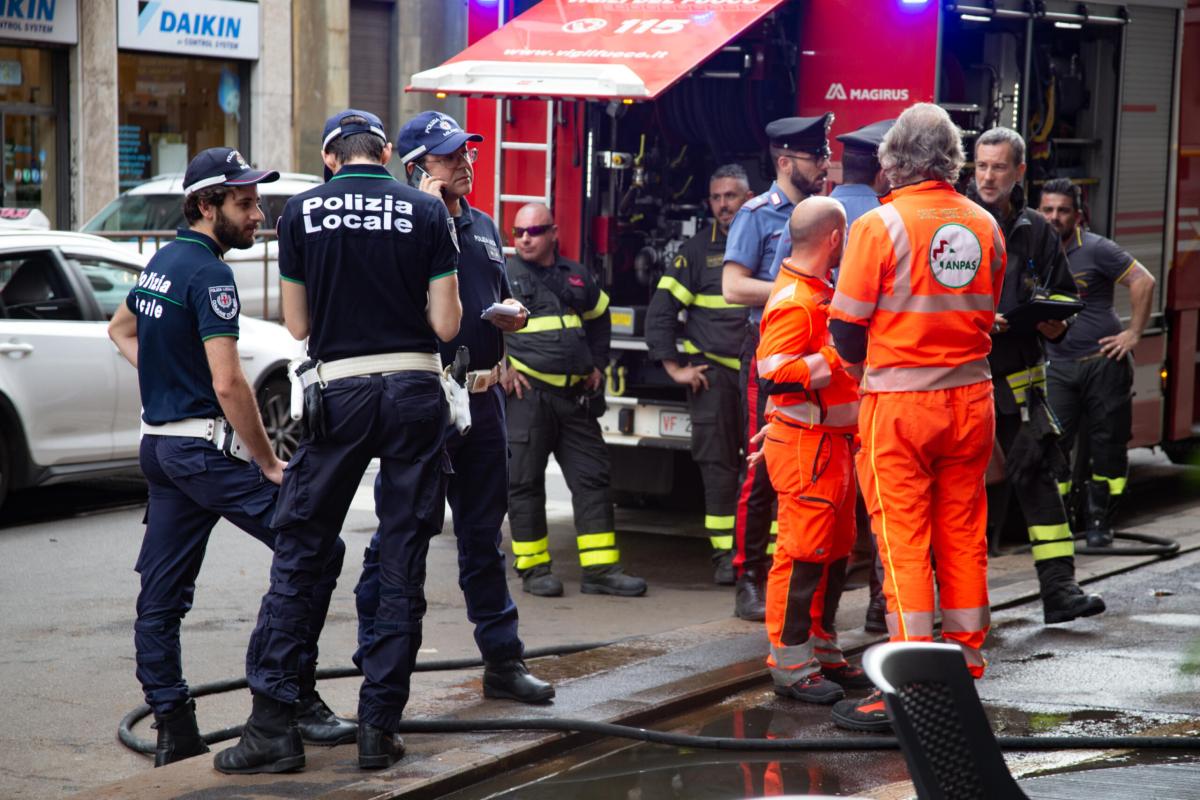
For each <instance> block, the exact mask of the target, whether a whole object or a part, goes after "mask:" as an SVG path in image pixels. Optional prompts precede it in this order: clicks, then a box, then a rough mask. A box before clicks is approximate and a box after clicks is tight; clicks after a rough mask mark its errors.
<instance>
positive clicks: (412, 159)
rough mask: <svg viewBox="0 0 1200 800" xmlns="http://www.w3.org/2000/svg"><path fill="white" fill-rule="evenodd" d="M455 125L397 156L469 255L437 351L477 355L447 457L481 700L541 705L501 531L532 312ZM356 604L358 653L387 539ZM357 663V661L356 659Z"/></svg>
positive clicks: (406, 135) (436, 118) (427, 132)
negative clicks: (520, 356) (516, 381)
mask: <svg viewBox="0 0 1200 800" xmlns="http://www.w3.org/2000/svg"><path fill="white" fill-rule="evenodd" d="M481 141H483V137H482V136H480V135H479V134H477V133H467V132H466V131H464V130H463V129H462V128H461V127H460V126H459V124H458V123H457V122H455V121H454V119H453V118H452V117H448V116H446V115H445V114H442V113H439V112H437V111H426V112H424V113H422V114H418V115H417V116H415V117H413V118H412V119H411V120H409V121H408V122H407V123H405V125H404V127H403V128H402V129H401V130H400V133H399V135H397V136H396V147H397V149H398V151H399V152H400V154H401V155H400V160H401V162H402V163H403V164H404V167H405V172H406V174H407V176H408V182H409V183H410V184H411V185H414V186H419V187H420V188H421V190H422V191H424V192H427V193H428V194H430V195H433V196H434V197H437V198H438V199H439V200H443V201H444V202H445V203H446V207H447V208H448V209H449V210H450V215H451V216H452V217H453V218H454V226H455V228H456V229H457V231H458V244H459V247H460V248H461V249H462V253H461V254H460V255H459V260H458V292H459V297H460V298H461V299H462V305H463V320H462V327H461V328H459V331H458V336H456V337H455V338H454V340H453V341H451V342H449V343H443V344H441V345H439V347H438V350H439V352H440V353H441V358H442V363H443V364H450V363H451V362H452V361H454V356H455V353H456V352H457V351H458V348H459V347H466V348H467V349H468V351H469V352H470V356H471V359H470V363H469V365H468V369H469V370H470V371H469V372H468V373H467V388H468V390H469V391H470V393H471V394H470V397H471V429H470V431H468V432H467V434H466V435H462V434H459V433H458V431H457V430H452V431H451V432H450V435H449V438H448V439H447V442H446V449H447V451H448V452H449V453H450V460H451V462H452V463H453V466H454V473H453V474H452V475H451V476H450V481H449V483H448V484H447V497H448V499H449V501H450V510H451V512H452V513H453V515H454V536H455V538H456V539H457V540H458V563H459V585H460V586H461V587H462V590H463V596H464V597H465V598H466V602H467V618H468V619H470V620H471V622H472V623H474V625H475V643H476V644H477V645H478V646H479V652H480V654H481V655H482V656H483V661H484V671H483V694H484V696H485V697H499V698H507V699H510V700H520V701H522V702H525V703H542V702H545V701H547V700H549V699H550V698H552V697H554V687H553V686H551V685H550V684H548V683H546V682H545V681H541V680H538V679H537V678H535V677H533V676H532V675H530V674H529V670H528V669H527V668H526V666H525V662H524V661H522V659H521V656H522V655H523V654H524V652H525V645H524V644H523V643H522V642H521V638H520V636H518V635H517V606H516V604H515V603H513V599H512V596H511V595H510V594H509V592H508V583H507V581H506V580H505V574H504V552H503V551H502V550H501V549H500V538H501V534H500V525H501V524H502V523H503V522H504V515H505V513H506V512H507V511H508V440H507V439H508V437H507V433H506V429H505V424H504V390H503V389H501V388H500V386H499V382H500V371H501V370H502V369H503V364H502V362H503V360H504V332H505V331H508V332H512V331H517V330H520V329H521V328H523V327H525V321H526V319H527V318H528V312H527V311H526V310H525V308H524V306H522V305H521V304H520V303H518V302H517V301H516V300H514V299H513V298H512V293H511V292H510V291H509V288H508V277H507V276H506V275H505V274H504V253H503V251H502V249H501V247H502V246H503V244H502V240H501V239H500V231H498V230H497V229H496V223H495V222H493V221H492V218H491V217H489V216H488V215H487V214H485V213H484V212H483V211H480V210H479V209H477V208H472V207H471V206H470V205H469V204H468V203H467V198H466V196H467V195H468V194H470V192H471V187H472V184H473V183H474V180H475V170H474V168H473V167H472V166H471V165H472V164H473V163H474V161H475V155H476V153H477V152H478V151H476V150H475V149H474V148H471V147H469V146H468V143H469V142H481ZM494 303H500V304H502V305H507V306H509V307H511V309H512V310H514V311H516V312H517V313H516V315H515V316H506V315H499V314H498V315H495V316H493V317H492V318H491V320H490V321H489V320H485V319H482V318H481V317H480V315H481V314H482V313H483V311H484V309H486V308H488V307H489V306H491V305H492V304H494ZM382 485H383V479H382V477H380V478H377V479H376V481H375V503H376V505H380V504H381V503H382V502H383V501H384V499H385V498H384V497H383V496H382V491H381V487H382ZM354 593H355V595H356V596H357V598H358V644H359V648H360V653H361V652H362V650H363V649H365V648H366V647H367V646H368V645H369V644H370V641H371V638H372V635H373V626H374V622H375V612H376V609H377V608H378V607H379V533H378V532H376V534H375V536H374V538H372V539H371V544H370V546H369V547H368V548H367V551H366V552H365V553H364V554H363V572H362V579H361V580H360V581H359V583H358V586H357V587H355V589H354ZM356 660H357V656H356Z"/></svg>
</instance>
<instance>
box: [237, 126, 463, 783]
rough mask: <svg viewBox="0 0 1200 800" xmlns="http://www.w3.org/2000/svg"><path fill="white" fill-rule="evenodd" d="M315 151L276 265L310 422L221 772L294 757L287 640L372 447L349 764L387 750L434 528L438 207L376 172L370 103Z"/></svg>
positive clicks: (438, 460) (379, 760)
mask: <svg viewBox="0 0 1200 800" xmlns="http://www.w3.org/2000/svg"><path fill="white" fill-rule="evenodd" d="M322 149H323V152H322V157H323V159H324V161H325V166H326V167H327V168H328V169H329V170H330V171H331V172H332V173H333V177H332V179H331V180H329V181H328V182H327V183H325V184H324V185H321V186H316V187H314V188H312V189H309V190H308V191H305V192H301V193H300V194H298V195H296V196H295V197H293V198H292V199H290V200H289V201H288V202H287V205H286V206H285V207H284V210H283V215H282V217H281V219H280V222H279V273H280V275H281V276H283V279H284V284H283V310H284V319H285V320H286V324H287V327H288V331H290V332H291V334H292V335H293V336H295V337H296V338H297V339H304V338H305V337H307V338H308V352H309V356H310V358H311V359H315V360H316V361H317V362H318V365H317V366H316V367H315V372H316V379H317V381H316V383H314V384H313V385H312V386H310V387H309V388H310V389H313V390H315V389H318V388H319V389H320V393H321V394H320V398H319V403H315V404H314V405H319V406H320V407H321V409H322V417H323V422H320V423H318V422H317V421H316V420H310V429H311V430H310V433H309V435H307V436H305V438H304V440H303V441H301V443H300V447H299V448H298V449H297V450H296V454H295V455H294V456H293V457H292V460H291V463H290V464H289V465H288V469H287V472H286V473H284V478H283V488H282V489H281V491H280V498H279V511H278V513H277V514H276V515H275V520H274V522H275V525H276V526H277V527H278V528H279V540H278V544H277V547H276V550H275V559H274V562H273V563H272V565H271V588H270V590H269V591H268V592H267V594H266V595H265V596H264V597H263V602H262V608H261V610H260V611H259V615H258V625H257V627H256V628H255V629H254V634H253V635H252V636H251V638H250V648H249V652H248V653H247V655H246V672H247V678H248V680H249V684H250V691H251V692H252V693H253V696H254V700H253V702H254V710H253V712H252V713H251V715H250V719H249V720H248V721H247V722H246V726H245V728H244V730H243V732H242V738H241V741H240V742H239V743H238V744H237V745H236V746H235V747H232V748H230V749H228V750H224V751H222V752H220V753H218V754H217V756H216V759H215V765H216V768H217V769H218V770H220V771H221V772H229V773H255V772H288V771H291V770H296V769H301V768H302V767H303V766H304V746H303V745H302V744H301V742H300V737H299V736H298V735H297V732H296V730H295V728H294V727H293V725H292V715H293V712H294V708H295V703H296V698H297V696H298V694H299V688H300V687H299V686H298V684H297V670H298V668H299V663H300V653H301V647H300V646H301V643H302V642H303V640H304V637H305V635H306V633H307V630H309V629H310V628H311V625H310V624H309V623H308V617H309V616H310V609H311V608H312V606H313V604H314V602H315V600H316V593H315V587H316V584H317V583H318V581H319V577H318V572H319V570H318V565H319V564H321V563H323V562H324V561H325V560H326V559H327V558H328V554H329V553H330V551H331V550H333V549H334V548H336V547H337V543H338V534H339V533H340V531H341V528H342V522H343V521H344V520H345V518H346V512H347V511H349V509H350V502H351V501H352V500H353V499H354V493H355V491H356V490H357V489H358V486H359V483H360V482H361V480H362V476H363V473H364V472H365V471H366V469H367V466H368V465H369V464H370V462H371V459H372V458H379V459H380V470H381V473H382V475H383V498H382V499H383V502H382V503H381V504H380V505H379V507H378V509H377V512H378V514H379V521H380V532H379V564H380V590H379V595H380V597H379V608H378V612H377V614H376V617H375V627H374V631H375V633H374V637H373V638H372V640H371V642H370V643H369V644H368V646H367V647H366V648H365V649H364V651H363V652H362V653H361V664H362V671H363V682H362V688H361V689H360V691H359V702H358V764H359V766H360V767H362V768H364V769H377V768H381V767H387V766H390V765H391V764H393V763H394V762H395V761H396V760H397V759H398V758H400V757H401V755H402V754H403V752H404V751H403V744H402V743H401V742H399V741H397V740H396V739H395V737H394V734H395V733H396V731H397V729H398V727H399V725H400V718H401V716H402V715H403V712H404V706H405V704H406V703H407V702H408V692H409V679H410V678H411V676H412V670H413V666H414V665H415V663H416V659H417V650H418V649H419V648H420V646H421V619H422V618H423V617H424V616H425V557H426V555H427V554H428V551H429V540H430V539H431V538H432V537H433V536H435V535H436V534H438V533H440V532H441V530H442V518H443V516H444V508H445V502H446V500H445V470H447V469H448V468H449V464H448V461H447V459H446V454H445V430H446V423H447V405H446V399H445V397H444V395H443V393H442V385H441V381H440V380H439V376H440V373H441V371H442V366H441V361H440V359H439V358H438V352H437V350H438V340H439V339H441V340H442V341H444V342H448V341H450V340H451V339H453V338H454V337H455V336H456V335H457V334H458V326H459V321H460V318H461V316H462V306H461V304H460V303H459V299H458V279H457V277H456V273H457V270H458V245H457V241H456V238H455V229H454V221H453V220H452V219H451V218H450V215H449V213H448V212H447V211H446V206H445V205H444V204H443V203H441V202H440V201H438V200H436V199H434V198H432V197H430V196H429V195H427V194H424V193H422V192H419V191H417V190H416V189H413V188H411V187H409V186H405V185H404V184H402V183H399V182H398V181H396V180H395V179H394V178H392V176H391V175H390V174H389V173H388V171H387V168H386V166H385V165H386V164H387V162H388V160H389V159H390V158H391V155H392V146H391V144H389V143H388V141H387V134H385V133H384V131H383V124H382V123H381V122H380V121H379V118H378V117H376V116H375V115H374V114H371V113H369V112H366V111H357V110H354V109H348V110H346V111H343V112H342V113H340V114H337V115H335V116H333V117H330V118H329V120H328V121H327V122H326V123H325V132H324V135H323V137H322ZM310 371H312V370H310ZM305 374H307V373H305Z"/></svg>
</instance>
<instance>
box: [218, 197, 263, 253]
mask: <svg viewBox="0 0 1200 800" xmlns="http://www.w3.org/2000/svg"><path fill="white" fill-rule="evenodd" d="M216 211H217V219H216V221H215V222H213V236H214V237H215V238H216V240H217V244H219V245H221V247H223V248H225V249H226V250H245V249H247V248H249V247H253V246H254V230H253V229H251V230H250V232H249V233H247V232H246V229H245V228H239V227H238V226H237V225H235V224H234V223H233V221H232V220H230V219H229V217H227V216H225V214H224V213H223V212H222V211H221V209H220V207H218V208H217V209H216Z"/></svg>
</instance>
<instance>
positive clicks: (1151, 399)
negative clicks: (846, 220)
mask: <svg viewBox="0 0 1200 800" xmlns="http://www.w3.org/2000/svg"><path fill="white" fill-rule="evenodd" d="M469 13H470V24H469V42H468V46H467V47H466V49H465V50H463V51H462V52H461V53H459V54H458V55H457V56H455V57H454V58H452V59H450V60H449V61H447V62H446V63H445V64H442V65H441V66H438V67H436V68H433V69H430V70H427V71H424V72H421V73H418V74H416V75H414V76H413V78H412V86H411V87H410V88H411V89H412V90H417V91H427V92H436V93H438V94H439V95H441V96H445V95H449V94H458V95H466V96H467V98H468V100H467V102H466V105H467V113H466V116H467V121H466V124H467V127H468V128H470V129H471V130H477V131H480V132H484V133H486V134H487V135H488V141H487V143H486V144H485V145H484V147H483V151H482V152H481V154H480V159H479V161H478V162H477V164H476V189H475V196H474V197H473V198H472V202H473V203H474V204H475V205H477V206H479V207H482V208H484V209H485V210H487V211H489V212H490V213H492V214H493V215H494V216H495V217H496V218H497V221H498V222H499V224H500V228H501V230H508V229H510V227H511V223H512V217H513V214H514V213H515V212H516V209H517V208H519V206H520V205H521V204H523V203H526V202H529V201H532V200H538V201H542V202H545V203H547V204H548V205H549V206H551V208H552V209H553V211H554V214H555V218H556V221H557V223H558V225H559V228H560V242H561V247H562V251H563V253H564V255H566V256H567V257H569V258H574V259H578V260H580V261H582V262H584V263H585V264H588V265H589V266H590V267H591V268H592V269H593V270H595V272H596V273H597V274H598V275H600V276H602V278H603V280H604V282H605V284H606V285H607V287H608V292H609V294H610V296H611V300H612V318H613V332H614V336H613V359H612V362H611V364H610V365H609V369H608V371H607V374H608V387H607V388H608V395H609V412H608V414H607V416H606V417H605V418H604V419H603V420H602V422H603V424H604V427H605V435H606V438H607V440H608V442H609V444H610V446H611V447H610V449H611V451H612V455H613V471H612V474H613V478H614V482H615V483H614V489H617V490H618V491H621V492H623V493H625V494H635V495H665V494H671V493H683V494H685V495H688V494H691V495H695V494H696V492H697V491H698V487H699V483H698V480H696V479H695V477H694V475H693V474H692V473H690V472H689V471H688V470H689V469H692V466H691V464H690V460H689V459H688V456H687V445H688V437H689V434H690V424H689V420H688V418H687V413H686V406H685V404H684V402H683V395H682V391H681V390H680V389H679V388H678V387H677V386H676V385H675V384H673V383H672V382H671V381H670V380H669V379H668V378H667V377H666V375H665V374H664V373H663V372H662V370H661V369H660V368H658V367H657V366H656V365H654V364H653V363H650V362H649V361H648V359H647V358H646V347H645V344H644V342H643V340H642V338H641V333H642V316H643V314H644V311H645V308H646V305H647V303H648V302H649V298H650V295H651V293H652V292H653V290H654V287H655V285H656V283H657V280H658V277H659V275H660V274H661V271H662V268H663V265H664V264H666V263H669V262H670V258H671V255H672V253H673V252H674V250H675V249H676V248H678V247H679V246H680V244H681V243H682V242H683V241H684V240H685V239H686V238H687V237H688V236H689V235H690V234H691V233H692V232H694V231H695V230H697V227H698V226H699V225H701V224H703V220H704V216H705V213H706V208H705V204H704V199H705V196H706V192H707V180H706V178H707V176H708V175H709V174H710V173H711V171H712V170H713V169H714V168H715V167H716V166H717V165H719V164H723V163H727V162H732V161H736V162H740V163H742V164H743V165H745V166H746V167H747V168H748V169H747V171H748V172H749V174H750V175H751V176H752V182H753V183H754V188H755V189H756V190H758V191H761V190H762V189H763V188H765V186H766V185H767V184H768V183H769V181H770V175H769V174H768V173H767V171H766V168H767V163H766V161H765V159H764V157H763V154H764V152H765V149H766V142H765V139H764V136H763V126H764V125H765V123H766V122H768V121H770V120H772V119H774V118H776V117H781V116H788V115H792V114H798V115H816V114H822V113H824V112H826V111H832V112H834V114H835V115H836V121H835V123H834V128H833V133H834V134H838V133H842V132H846V131H850V130H854V129H856V128H859V127H861V126H863V125H865V124H868V123H870V122H874V121H876V120H881V119H887V118H891V117H895V116H897V115H898V114H899V113H900V111H902V110H903V109H904V108H905V107H907V106H908V105H910V104H912V103H914V102H918V101H929V102H936V103H939V104H941V105H942V106H943V107H944V108H946V109H947V110H948V111H949V112H950V113H951V114H952V116H953V117H954V119H955V120H956V122H958V124H959V125H960V126H961V127H962V129H963V132H964V137H965V139H966V143H967V145H968V147H969V146H970V144H971V141H972V140H973V138H974V137H975V136H977V135H978V134H979V133H980V132H981V131H983V130H985V129H987V128H989V127H992V126H994V125H1006V126H1009V127H1012V128H1015V129H1017V130H1019V131H1021V132H1022V133H1023V134H1024V135H1025V137H1026V139H1027V141H1028V142H1029V170H1028V175H1027V179H1028V185H1027V186H1026V190H1027V192H1028V193H1029V194H1030V196H1032V197H1034V198H1036V196H1037V193H1038V187H1039V186H1040V185H1041V184H1042V183H1044V182H1045V181H1046V180H1047V179H1049V178H1052V177H1069V178H1071V179H1072V180H1073V181H1074V182H1076V183H1077V184H1079V185H1080V186H1081V187H1082V188H1083V190H1084V194H1085V199H1086V202H1087V205H1088V208H1089V211H1090V219H1089V222H1090V225H1091V228H1092V229H1093V230H1095V231H1096V232H1098V233H1100V234H1102V235H1105V236H1110V237H1112V238H1114V239H1115V240H1117V241H1118V242H1119V243H1120V244H1121V245H1122V246H1123V247H1125V248H1126V249H1128V250H1129V251H1130V252H1131V253H1133V254H1134V255H1135V256H1136V257H1137V258H1138V260H1140V261H1141V262H1142V263H1143V264H1144V265H1145V266H1146V267H1147V268H1148V269H1149V270H1150V271H1151V272H1152V273H1153V274H1154V275H1155V276H1156V277H1157V278H1158V289H1157V295H1156V298H1155V305H1154V314H1153V317H1152V319H1151V322H1150V326H1149V329H1148V331H1147V335H1146V336H1145V337H1144V338H1143V339H1142V341H1141V343H1140V345H1139V346H1138V348H1137V350H1136V353H1135V360H1136V364H1137V371H1136V378H1135V391H1136V397H1135V406H1134V438H1133V442H1132V443H1131V444H1132V446H1146V445H1159V446H1162V447H1164V448H1166V449H1167V452H1168V453H1169V454H1171V455H1172V456H1173V457H1176V458H1178V457H1181V456H1183V455H1186V454H1190V453H1191V451H1192V450H1193V448H1194V447H1195V443H1196V441H1197V439H1196V437H1197V436H1200V426H1198V425H1197V423H1198V421H1200V393H1198V392H1197V376H1196V359H1197V339H1198V336H1200V325H1198V321H1200V0H1191V6H1190V7H1186V0H1139V1H1138V2H1128V3H1124V4H1113V3H1108V2H1106V3H1099V2H1097V3H1092V2H1087V3H1080V2H1065V1H1064V0H969V1H968V2H939V1H938V0H819V1H818V0H543V1H542V2H539V3H533V2H521V0H470V3H469ZM832 144H833V147H834V156H833V158H834V163H833V165H832V168H831V170H830V180H831V181H837V180H838V178H839V177H840V164H839V162H838V158H839V156H840V147H839V146H838V144H837V142H833V143H832ZM1118 298H1119V302H1123V303H1126V304H1127V303H1128V296H1127V293H1123V292H1118ZM1118 311H1121V312H1127V311H1128V307H1127V306H1126V307H1125V308H1119V309H1118ZM697 505H698V503H697Z"/></svg>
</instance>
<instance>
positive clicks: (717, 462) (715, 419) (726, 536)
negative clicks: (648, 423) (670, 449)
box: [688, 360, 742, 550]
mask: <svg viewBox="0 0 1200 800" xmlns="http://www.w3.org/2000/svg"><path fill="white" fill-rule="evenodd" d="M704 363H705V364H708V370H707V371H706V372H705V373H704V375H705V377H706V378H708V388H707V389H704V390H702V391H700V392H691V391H689V392H688V413H689V414H691V417H692V458H693V459H694V460H695V462H696V466H698V467H699V468H700V477H701V479H702V480H703V481H704V528H705V532H706V533H707V534H708V538H709V541H710V542H711V543H712V546H713V549H714V550H732V549H733V529H734V520H735V518H734V513H735V511H736V510H737V491H738V473H739V472H740V470H741V446H742V440H741V429H740V428H741V426H740V425H739V420H740V419H741V397H742V393H741V390H740V389H739V388H738V373H737V372H736V371H734V370H732V369H730V368H729V367H725V366H722V365H720V364H717V363H716V362H713V361H708V360H705V361H704Z"/></svg>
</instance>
